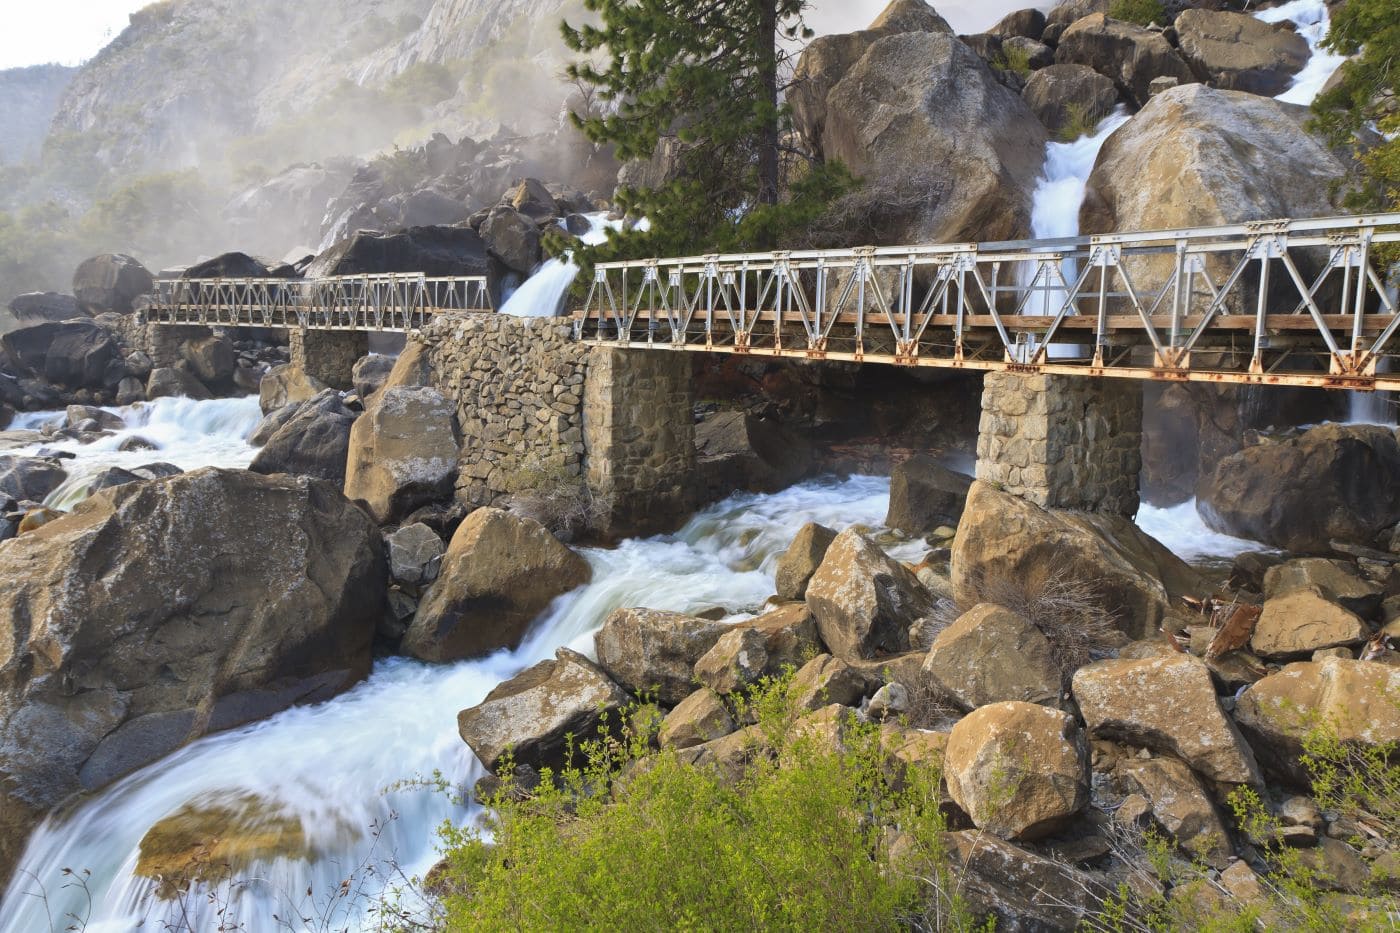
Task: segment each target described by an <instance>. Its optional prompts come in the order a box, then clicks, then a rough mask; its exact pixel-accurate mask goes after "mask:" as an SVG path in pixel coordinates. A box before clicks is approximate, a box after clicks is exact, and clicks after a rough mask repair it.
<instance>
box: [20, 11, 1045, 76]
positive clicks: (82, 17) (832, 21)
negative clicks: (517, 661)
mask: <svg viewBox="0 0 1400 933" xmlns="http://www.w3.org/2000/svg"><path fill="white" fill-rule="evenodd" d="M147 2H149V0H0V19H2V20H3V22H4V24H5V28H4V29H3V30H0V68H17V67H21V66H24V65H37V64H42V63H45V62H59V63H61V64H64V65H76V64H78V63H80V62H83V61H86V60H87V59H89V58H91V57H92V56H94V55H96V54H97V52H98V50H100V49H101V48H102V47H103V46H104V45H106V44H107V43H108V42H110V41H111V40H112V39H113V38H115V37H116V35H117V33H119V32H121V31H122V29H123V28H124V27H125V26H126V23H127V16H128V15H129V14H131V13H132V12H134V11H136V10H139V9H140V8H141V7H143V6H145V5H146V3H147ZM887 2H888V0H816V2H815V10H814V11H813V12H812V13H811V14H810V20H811V24H812V26H813V28H815V29H817V30H818V31H819V32H847V31H850V30H853V29H860V28H862V27H864V26H866V25H868V24H869V23H870V21H871V20H872V19H874V18H875V16H876V15H878V14H879V12H880V10H882V9H883V8H884V7H885V5H886V3H887ZM1031 5H1040V6H1048V5H1049V4H1048V3H1047V2H1046V0H941V2H939V0H935V2H934V4H933V6H934V7H935V8H936V9H937V10H938V11H939V12H940V13H942V14H943V16H944V18H946V19H947V20H948V21H949V22H950V23H951V24H952V26H953V28H954V29H956V30H957V31H958V32H962V33H967V32H978V31H981V30H983V29H986V28H987V27H988V26H990V25H992V24H993V23H994V22H996V21H997V20H998V19H1000V18H1001V17H1002V16H1003V15H1005V14H1006V13H1009V12H1011V11H1012V10H1016V9H1021V8H1023V7H1026V6H1031Z"/></svg>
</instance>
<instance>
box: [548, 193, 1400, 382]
mask: <svg viewBox="0 0 1400 933" xmlns="http://www.w3.org/2000/svg"><path fill="white" fill-rule="evenodd" d="M1396 244H1400V214H1386V215H1377V216H1369V217H1331V218H1319V219H1315V220H1303V221H1289V220H1279V221H1267V222H1259V223H1251V224H1240V225H1234V226H1227V227H1209V228H1199V229H1191V230H1169V231H1155V232H1147V233H1130V234H1114V235H1111V236H1099V237H1083V238H1073V239H1063V240H1054V241H1023V242H1015V243H992V244H954V245H948V246H919V247H882V248H865V249H855V250H817V251H802V252H774V253H746V254H736V255H712V256H692V257H686V258H682V259H651V260H642V261H634V262H614V263H602V264H599V265H598V266H597V267H596V269H595V271H594V279H593V282H592V283H591V284H590V286H589V291H588V296H587V298H586V299H585V301H584V305H583V307H582V308H581V309H580V310H579V311H578V312H576V313H575V315H574V326H575V332H576V334H577V335H578V337H579V338H580V339H583V340H586V341H588V342H590V343H594V344H598V345H606V346H616V347H624V348H629V349H635V348H646V349H653V350H655V349H661V348H670V349H675V350H687V351H695V352H706V353H736V354H748V355H754V356H760V355H761V356H771V357H791V358H801V359H826V360H843V361H852V362H861V363H888V364H893V365H902V366H931V367H940V368H967V369H982V370H1012V371H1017V372H1046V373H1069V374H1079V375H1092V376H1101V377H1124V378H1133V379H1158V380H1170V381H1210V382H1234V383H1255V384H1290V385H1306V386H1324V387H1329V388H1353V389H1362V390H1368V389H1388V390H1396V389H1400V375H1396V376H1392V375H1390V374H1389V370H1390V366H1389V361H1390V357H1392V356H1393V355H1395V349H1396V341H1397V337H1396V335H1397V331H1400V315H1397V302H1396V297H1395V294H1394V290H1393V289H1389V288H1387V283H1386V278H1385V275H1384V273H1385V272H1386V271H1387V270H1385V269H1384V268H1383V267H1381V265H1380V262H1381V261H1382V260H1380V259H1378V256H1382V255H1383V253H1382V251H1380V250H1378V249H1377V247H1385V248H1386V249H1387V250H1389V251H1391V252H1393V251H1394V249H1395V248H1396ZM1397 368H1400V367H1397Z"/></svg>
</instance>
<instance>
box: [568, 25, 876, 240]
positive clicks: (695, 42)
mask: <svg viewBox="0 0 1400 933" xmlns="http://www.w3.org/2000/svg"><path fill="white" fill-rule="evenodd" d="M808 5H809V0H585V7H586V8H587V9H588V10H589V11H590V12H592V13H594V14H596V15H597V21H598V22H597V25H587V24H585V25H580V26H577V27H575V26H572V25H570V24H569V23H567V22H566V23H564V24H563V25H562V31H563V35H564V41H565V42H566V43H567V44H568V46H569V47H570V48H571V49H573V50H574V51H575V52H578V53H580V55H581V56H583V58H582V60H580V61H578V62H576V63H574V64H573V65H571V66H570V68H569V77H570V78H571V79H573V80H574V81H576V82H579V83H580V84H582V85H586V86H590V87H593V88H595V89H596V90H597V93H598V97H599V98H600V99H601V101H602V102H603V106H604V112H603V113H602V114H601V115H599V114H597V113H595V114H593V115H589V116H583V117H575V122H576V124H577V125H578V126H579V127H580V129H582V131H583V132H584V134H585V135H587V136H588V138H589V139H590V140H592V141H593V142H595V143H600V144H601V143H608V144H612V145H613V146H615V147H616V151H617V155H618V157H619V158H620V159H622V160H624V161H626V160H632V159H648V158H651V156H652V155H653V153H654V152H656V151H657V147H658V145H663V146H664V147H665V148H666V149H667V150H668V152H669V154H670V156H671V157H672V158H674V160H675V164H676V165H677V167H678V173H677V174H678V177H677V178H676V179H675V180H674V181H671V182H669V183H667V184H665V185H662V186H659V187H657V188H654V189H650V190H641V191H631V192H627V193H626V195H625V197H624V204H623V206H624V207H625V208H627V209H628V210H629V211H630V212H632V213H634V214H638V215H644V216H646V217H648V218H649V219H650V220H651V223H652V228H651V231H650V232H649V233H647V234H643V235H639V236H632V237H628V238H624V239H627V240H628V243H627V244H626V245H625V246H617V245H616V244H614V247H613V248H612V249H604V250H600V251H598V252H600V253H604V254H608V255H620V254H628V255H640V254H650V255H661V254H665V253H676V252H694V251H707V250H720V249H732V248H746V247H771V246H774V245H776V243H777V242H778V240H779V239H781V237H782V235H783V234H784V232H786V231H787V230H789V229H791V228H793V227H794V226H800V225H801V224H803V223H806V222H808V221H809V220H810V219H811V218H812V217H813V216H814V214H815V213H816V212H819V210H820V208H821V206H823V205H824V204H826V203H827V202H828V201H830V199H831V198H832V197H833V196H834V195H835V194H836V193H839V191H841V190H843V188H844V187H845V185H846V183H847V180H848V177H849V176H848V175H846V173H845V172H844V170H843V169H841V168H840V167H839V166H832V167H830V168H825V167H823V168H812V167H807V166H803V168H802V171H801V173H800V176H801V177H800V179H788V184H786V185H785V184H784V178H783V174H784V172H783V166H784V163H785V161H789V162H790V160H785V156H786V155H788V153H787V152H786V151H785V149H784V146H783V137H784V131H785V129H786V127H787V122H788V119H787V112H786V108H785V107H784V106H783V105H782V103H781V95H782V93H783V90H784V88H783V87H782V83H783V75H784V74H785V73H786V72H787V71H789V70H790V69H789V68H788V67H787V66H788V64H789V57H788V54H787V53H786V52H785V51H784V47H785V46H792V45H793V44H795V43H796V42H798V41H799V40H801V39H804V38H809V37H810V35H811V32H810V30H807V29H806V27H805V25H804V23H803V19H802V14H803V12H804V10H805V9H806V8H807V7H808Z"/></svg>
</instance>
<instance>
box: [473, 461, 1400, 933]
mask: <svg viewBox="0 0 1400 933" xmlns="http://www.w3.org/2000/svg"><path fill="white" fill-rule="evenodd" d="M900 474H902V475H898V474H897V476H896V495H895V496H894V497H893V499H892V505H891V516H890V517H891V521H898V522H900V523H901V524H902V525H903V526H905V527H908V528H910V529H911V530H913V531H915V532H916V533H918V534H922V535H931V536H932V537H934V538H940V537H943V536H944V535H947V534H948V533H949V532H952V536H951V541H950V542H949V543H950V547H949V548H947V549H944V550H943V551H942V552H941V553H939V552H935V553H934V554H932V555H930V560H928V561H926V562H925V563H924V564H922V565H920V566H919V567H918V568H910V567H908V566H905V565H903V564H901V563H899V562H897V561H895V560H893V559H891V558H890V557H889V556H887V555H886V554H885V553H884V551H882V550H881V548H880V547H879V545H878V544H877V543H876V542H875V541H874V540H872V539H871V538H869V537H868V536H866V535H865V534H862V533H861V531H860V530H858V529H847V530H845V531H841V532H839V533H838V532H837V531H836V530H834V529H827V528H823V527H821V526H816V525H809V526H807V527H805V528H803V529H802V531H801V532H800V533H799V534H798V536H797V538H796V539H795V540H794V541H793V543H792V545H791V547H790V548H789V549H788V551H787V552H786V553H784V554H783V555H782V557H781V559H780V560H779V563H778V570H777V589H778V593H777V594H776V596H775V597H773V599H772V600H771V601H770V604H769V606H768V607H766V608H765V610H764V611H762V612H761V613H760V614H759V615H758V616H756V617H755V618H751V619H748V620H745V621H739V622H732V621H721V620H718V619H717V618H716V617H714V616H711V615H710V614H705V615H698V616H697V615H685V614H680V613H675V612H662V611H657V610H651V609H641V608H625V609H619V610H616V611H614V612H613V613H612V614H611V615H609V616H608V618H607V619H606V621H605V622H604V624H603V626H602V628H601V629H600V630H599V632H598V633H597V636H596V641H595V657H594V658H593V659H589V658H587V657H584V656H582V655H580V654H577V653H575V652H572V651H569V650H561V651H559V652H558V653H557V654H556V656H555V657H554V658H553V659H552V660H549V661H545V662H543V663H541V664H539V665H536V666H535V667H533V668H531V669H529V670H527V671H526V672H524V673H522V674H521V675H519V676H518V677H516V678H513V679H511V680H509V681H507V682H505V683H503V684H501V685H500V686H499V687H497V688H496V689H495V690H493V691H492V692H491V694H490V695H489V696H488V697H487V698H486V699H485V700H484V701H483V702H482V703H480V704H478V705H477V706H474V707H471V708H469V709H466V710H463V711H462V713H461V714H460V716H459V719H458V722H459V727H460V731H461V735H462V738H463V740H464V741H465V742H466V743H467V744H468V745H469V746H470V747H471V748H472V749H473V751H474V752H475V753H476V754H477V756H478V757H479V758H480V759H481V761H482V762H483V764H484V765H486V767H487V768H488V769H494V768H495V767H496V766H497V765H498V764H499V763H501V762H502V761H504V760H506V756H507V754H508V753H509V760H510V761H512V762H513V763H514V765H515V768H516V773H515V775H514V777H515V779H516V780H526V781H537V780H539V778H538V772H539V770H540V769H542V768H546V767H548V768H558V767H559V766H561V765H563V764H567V763H568V762H567V761H566V757H567V754H568V752H569V749H570V748H572V747H573V745H572V744H571V742H570V741H569V739H570V737H573V738H578V737H587V736H590V735H593V734H596V731H597V729H598V727H599V724H600V723H601V722H603V721H604V719H607V720H608V721H610V722H614V723H615V722H618V721H619V716H620V715H622V714H623V713H624V712H625V711H627V710H629V709H631V708H632V707H633V706H634V705H635V704H637V703H638V702H642V703H651V704H654V705H655V706H656V707H659V717H660V718H659V729H658V731H657V734H656V736H655V741H656V742H657V744H658V745H659V746H660V747H662V748H669V749H674V750H675V751H676V752H677V753H678V754H679V755H680V756H681V758H682V760H683V761H685V762H688V763H691V764H693V765H695V766H703V767H714V768H716V769H718V770H719V771H720V773H721V774H725V775H728V776H729V777H730V778H731V779H737V778H738V777H739V776H740V775H742V774H743V773H744V769H745V767H746V765H747V763H748V762H750V761H752V760H753V759H754V756H758V755H765V754H769V753H770V751H771V749H770V748H769V746H768V745H767V741H768V739H767V738H766V737H765V734H764V733H763V732H762V731H761V730H760V729H758V728H756V727H755V726H754V724H753V720H752V718H750V716H751V713H750V711H749V710H748V708H747V707H746V706H745V705H744V704H743V703H741V702H736V701H737V700H738V699H739V698H740V697H741V696H742V695H743V693H744V692H745V691H746V689H747V688H749V687H751V686H752V685H754V684H756V683H757V682H759V680H760V679H761V678H764V677H768V676H773V675H777V674H781V673H783V672H784V671H788V672H795V673H792V675H791V677H792V679H791V684H790V691H791V692H790V699H791V702H792V703H793V704H794V705H795V707H796V708H797V710H798V711H799V713H801V714H803V716H804V718H803V719H802V720H801V721H800V722H799V723H798V724H797V725H796V726H794V729H797V730H815V731H816V732H817V733H818V734H820V735H822V736H825V737H826V738H828V739H829V740H830V741H832V742H834V743H839V742H840V741H841V734H842V725H841V724H842V723H843V722H845V721H848V720H849V719H851V718H859V719H865V720H868V721H875V722H879V723H882V726H881V728H882V745H883V746H884V747H885V748H886V749H887V753H888V754H889V756H890V760H891V766H892V767H899V768H938V769H940V773H941V775H942V779H943V792H944V794H945V795H946V802H945V810H946V812H947V813H948V814H949V819H950V822H951V824H952V826H951V828H952V829H953V830H954V832H952V833H951V836H950V842H951V843H952V845H953V847H954V848H955V849H956V850H957V851H958V852H959V853H960V854H961V855H963V856H965V858H962V859H959V860H958V861H959V864H961V865H962V866H963V868H961V869H960V870H961V871H963V872H966V874H967V878H966V880H965V884H966V886H967V891H968V892H969V897H970V900H971V902H972V905H973V906H974V908H976V909H978V910H980V911H982V912H984V913H989V914H992V915H995V916H996V917H997V918H998V922H999V923H1005V924H1010V925H1011V928H1016V929H1030V928H1035V929H1069V928H1073V927H1074V925H1075V923H1076V922H1077V921H1078V920H1079V919H1081V918H1082V917H1083V916H1085V915H1086V914H1087V913H1088V912H1090V911H1092V910H1094V909H1096V908H1097V907H1098V906H1099V902H1100V901H1101V899H1102V898H1104V897H1106V896H1108V895H1109V894H1111V893H1113V892H1115V891H1117V890H1118V888H1119V884H1120V883H1121V882H1125V881H1128V880H1130V879H1131V883H1132V884H1134V885H1138V884H1148V885H1151V886H1155V887H1156V889H1157V890H1158V892H1159V893H1163V894H1167V893H1169V891H1168V889H1169V888H1170V885H1171V884H1172V882H1171V880H1170V878H1168V877H1161V878H1158V877H1155V876H1153V875H1152V874H1151V873H1150V872H1147V871H1145V870H1144V868H1143V866H1142V865H1140V864H1129V863H1126V862H1125V861H1124V859H1123V857H1122V856H1123V851H1124V850H1123V848H1122V846H1121V845H1120V842H1121V840H1123V839H1124V838H1130V837H1131V835H1132V834H1133V833H1138V832H1142V831H1143V830H1145V829H1147V828H1148V827H1154V828H1155V830H1156V831H1157V832H1159V833H1161V834H1163V835H1164V836H1165V837H1166V838H1167V839H1169V840H1171V841H1172V842H1173V843H1174V845H1175V846H1176V852H1177V854H1176V858H1178V859H1180V860H1181V861H1182V862H1183V863H1185V862H1190V861H1196V862H1198V863H1200V862H1203V863H1204V864H1205V866H1206V871H1207V874H1208V876H1209V878H1210V879H1211V880H1212V881H1213V882H1214V884H1215V888H1218V889H1219V891H1222V892H1223V891H1228V892H1230V894H1229V895H1224V894H1221V896H1233V897H1237V898H1239V899H1241V900H1244V901H1249V900H1251V899H1256V898H1259V897H1260V896H1261V894H1260V890H1261V889H1260V885H1259V877H1260V874H1261V873H1262V872H1264V871H1266V870H1267V866H1266V863H1265V856H1266V853H1267V851H1268V848H1269V846H1270V845H1272V844H1275V843H1277V842H1278V839H1276V838H1273V837H1269V838H1263V837H1258V836H1255V837H1251V836H1250V834H1249V833H1248V832H1247V831H1246V830H1245V829H1244V828H1241V827H1236V826H1234V825H1232V823H1231V821H1230V820H1229V819H1228V818H1227V816H1226V810H1225V809H1224V808H1225V801H1226V798H1227V797H1228V796H1229V795H1230V794H1231V792H1233V791H1234V790H1236V789H1239V788H1252V789H1254V790H1255V791H1256V792H1258V793H1259V794H1261V795H1262V798H1263V799H1264V801H1265V803H1266V806H1268V807H1269V809H1270V812H1272V813H1273V814H1275V816H1276V817H1277V821H1278V823H1279V825H1280V826H1281V827H1282V829H1281V836H1280V837H1279V838H1281V839H1282V840H1283V841H1284V842H1286V844H1287V845H1289V846H1292V847H1295V848H1298V849H1300V850H1302V851H1303V853H1304V857H1305V858H1306V859H1307V860H1309V864H1310V865H1311V866H1312V868H1313V869H1314V870H1315V871H1316V872H1317V884H1319V885H1320V886H1322V887H1323V888H1324V889H1326V890H1328V891H1334V892H1338V896H1339V897H1340V898H1342V900H1340V901H1339V902H1338V903H1339V904H1341V905H1343V906H1345V904H1346V900H1345V898H1346V897H1347V896H1349V895H1355V894H1362V893H1365V892H1368V891H1370V890H1371V885H1372V884H1373V880H1372V867H1373V866H1375V867H1376V868H1377V869H1378V870H1380V871H1382V873H1383V870H1384V865H1385V864H1390V863H1393V861H1394V860H1395V859H1397V858H1400V856H1397V853H1396V852H1395V851H1394V850H1393V849H1392V846H1393V844H1394V840H1389V841H1386V840H1372V841H1370V842H1368V843H1367V844H1365V845H1364V847H1363V846H1358V845H1357V844H1355V841H1354V838H1353V837H1354V836H1355V835H1356V833H1355V832H1354V830H1355V828H1356V827H1355V826H1353V825H1351V823H1350V822H1348V819H1343V818H1342V817H1341V816H1339V815H1338V814H1336V813H1332V812H1330V811H1323V810H1322V809H1320V808H1319V806H1318V805H1317V804H1316V802H1314V801H1313V800H1311V799H1310V798H1308V797H1307V794H1308V793H1309V786H1308V783H1307V775H1306V774H1304V773H1302V772H1301V769H1300V767H1299V764H1298V756H1299V753H1300V751H1301V742H1302V740H1303V737H1304V735H1305V734H1306V733H1307V731H1308V729H1309V728H1311V727H1312V726H1313V725H1314V724H1315V722H1316V721H1317V719H1316V717H1322V718H1323V719H1326V720H1334V721H1335V722H1336V723H1337V724H1338V727H1339V728H1340V729H1341V736H1342V738H1343V739H1344V740H1345V741H1349V742H1354V743H1357V744H1358V745H1359V746H1362V747H1367V748H1382V747H1385V745H1386V743H1390V742H1395V741H1396V740H1397V739H1400V712H1398V711H1397V710H1400V707H1396V706H1395V704H1394V703H1388V702H1386V698H1387V697H1395V696H1400V654H1397V653H1396V652H1394V651H1392V650H1390V649H1389V647H1388V644H1387V643H1386V642H1385V638H1386V637H1387V635H1386V633H1387V632H1388V631H1389V629H1382V628H1381V626H1380V625H1379V623H1380V622H1381V621H1383V620H1384V619H1386V618H1387V616H1390V617H1393V620H1392V621H1391V623H1390V627H1391V628H1395V627H1396V626H1400V596H1394V597H1392V596H1387V594H1388V593H1391V592H1395V593H1400V566H1398V565H1400V555H1391V558H1392V559H1390V560H1388V561H1387V560H1381V559H1380V558H1379V557H1377V558H1374V559H1372V558H1369V557H1363V558H1361V559H1359V560H1357V561H1354V562H1351V563H1344V562H1341V561H1332V560H1322V559H1315V558H1304V559H1295V560H1285V559H1284V558H1283V557H1281V556H1262V555H1250V556H1247V557H1245V558H1241V560H1240V561H1239V563H1238V565H1237V568H1236V574H1235V579H1234V580H1233V584H1232V585H1233V586H1234V589H1233V590H1232V592H1231V593H1230V594H1228V595H1221V596H1216V597H1214V598H1207V599H1206V600H1205V602H1202V601H1201V600H1200V597H1202V596H1206V597H1209V594H1210V593H1211V592H1212V588H1211V585H1210V583H1209V582H1208V581H1207V580H1206V579H1205V578H1203V577H1202V576H1200V575H1199V574H1198V573H1197V572H1196V571H1194V570H1192V569H1191V568H1190V567H1188V566H1186V565H1185V564H1183V563H1182V562H1181V561H1179V560H1178V559H1176V558H1175V557H1173V556H1172V555H1171V554H1170V553H1168V552H1167V551H1166V550H1165V549H1164V548H1162V547H1161V545H1160V544H1158V543H1157V542H1155V541H1153V540H1152V539H1151V538H1149V537H1147V536H1146V535H1145V534H1143V533H1142V532H1140V531H1138V530H1137V529H1136V528H1135V527H1134V526H1132V525H1131V523H1129V522H1127V521H1126V520H1120V519H1113V518H1109V517H1105V516H1096V515H1087V514H1083V513H1075V512H1062V511H1056V510H1046V509H1042V508H1040V507H1038V506H1036V505H1033V504H1031V503H1029V502H1026V501H1024V500H1022V499H1019V498H1016V497H1014V496H1011V495H1008V494H1007V493H1004V492H1001V491H999V490H997V489H996V488H995V487H993V486H991V485H989V484H986V483H980V482H979V483H972V484H971V485H970V487H969V483H968V480H967V479H966V478H959V477H958V476H957V475H956V474H950V473H947V472H946V471H940V468H938V467H937V466H936V464H933V463H931V462H928V461H924V462H911V464H910V465H907V466H906V467H902V468H901V470H900ZM950 523H951V524H955V525H957V528H956V530H955V531H953V529H951V528H948V527H946V526H948V525H949V524H950ZM1056 579H1069V580H1075V581H1081V582H1086V583H1087V584H1088V589H1086V590H1082V591H1081V592H1082V593H1084V594H1087V595H1081V596H1080V597H1078V598H1080V599H1082V600H1090V601H1093V602H1094V603H1096V604H1097V606H1098V608H1099V609H1101V610H1103V611H1105V612H1106V613H1107V617H1108V618H1109V619H1111V620H1112V622H1113V624H1114V625H1115V626H1116V630H1107V631H1104V632H1101V633H1099V637H1098V639H1097V641H1096V642H1095V643H1094V644H1092V645H1090V646H1089V650H1088V651H1087V652H1086V653H1083V654H1081V655H1079V656H1078V657H1075V656H1074V655H1073V654H1072V653H1070V652H1068V651H1067V642H1068V641H1070V640H1072V639H1073V638H1074V637H1075V636H1076V634H1082V633H1075V632H1072V631H1069V630H1067V629H1066V625H1068V624H1070V622H1069V621H1068V620H1067V619H1066V618H1065V617H1064V612H1065V607H1064V605H1063V602H1064V600H1063V593H1064V591H1063V590H1055V589H1053V586H1054V581H1055V580H1056ZM1049 592H1053V593H1054V594H1056V595H1055V596H1053V597H1050V598H1045V599H1041V600H1040V601H1037V595H1036V594H1037V593H1049ZM993 597H996V599H1000V600H1001V602H997V601H995V599H993ZM1008 597H1010V598H1009V599H1008ZM1013 604H1014V605H1013ZM1320 620H1325V621H1320ZM1397 633H1400V629H1398V630H1397V632H1394V633H1391V634H1392V635H1394V634H1397ZM1071 658H1073V660H1070V659H1071ZM495 786H497V785H496V779H487V780H486V782H485V784H484V785H483V786H481V787H479V788H478V793H479V794H485V793H489V792H490V791H491V790H492V789H494V787H495ZM964 850H965V851H964ZM1251 882H1252V883H1251ZM1140 893H1141V892H1140ZM1185 893H1186V891H1185V889H1183V891H1182V892H1178V894H1185Z"/></svg>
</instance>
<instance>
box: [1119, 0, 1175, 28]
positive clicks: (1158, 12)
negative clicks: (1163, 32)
mask: <svg viewBox="0 0 1400 933" xmlns="http://www.w3.org/2000/svg"><path fill="white" fill-rule="evenodd" d="M1108 16H1109V18H1110V19H1121V20H1122V21H1123V22H1125V23H1136V24H1137V25H1139V26H1151V25H1152V24H1153V23H1159V24H1162V25H1165V24H1166V22H1167V11H1166V8H1165V7H1163V6H1162V0H1113V2H1112V3H1110V4H1109V5H1108Z"/></svg>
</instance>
